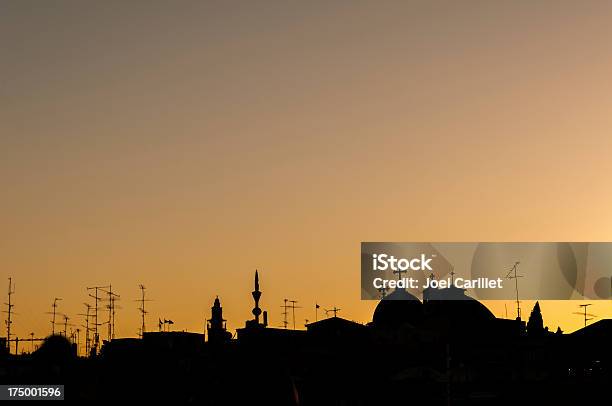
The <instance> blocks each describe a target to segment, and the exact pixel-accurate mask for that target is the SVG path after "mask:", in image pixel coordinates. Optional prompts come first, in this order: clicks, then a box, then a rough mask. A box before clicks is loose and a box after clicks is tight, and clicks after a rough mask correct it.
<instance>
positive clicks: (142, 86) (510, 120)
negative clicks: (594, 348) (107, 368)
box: [0, 1, 612, 337]
mask: <svg viewBox="0 0 612 406" xmlns="http://www.w3.org/2000/svg"><path fill="white" fill-rule="evenodd" d="M611 18H612V5H609V4H605V3H604V2H592V3H590V2H586V3H581V4H580V7H578V5H577V4H576V3H575V2H561V1H554V2H553V1H551V2H538V3H537V4H528V3H526V2H525V3H520V4H516V3H515V4H509V3H506V2H496V4H493V3H492V2H478V1H469V2H461V4H459V3H457V2H453V1H451V2H415V3H410V2H399V3H385V4H382V3H380V2H376V3H369V4H366V3H360V2H355V3H351V4H350V5H349V4H335V5H330V4H328V2H307V4H306V3H304V4H301V3H300V4H297V3H290V4H288V3H283V2H278V3H268V2H256V3H254V2H236V3H231V4H230V3H224V4H214V5H210V4H203V2H185V3H183V4H181V5H180V6H178V5H176V4H174V5H171V4H169V3H167V2H143V3H130V4H129V5H126V4H122V2H102V3H98V4H79V3H78V2H44V3H41V2H27V1H26V2H24V1H8V2H3V3H2V5H1V6H0V47H1V49H3V58H2V59H3V62H2V64H0V77H1V78H2V82H1V83H2V84H1V86H0V92H1V94H2V100H3V105H2V108H1V109H0V158H1V159H0V182H1V185H2V189H3V193H2V199H0V207H1V210H0V224H2V232H1V233H0V258H2V265H1V266H0V277H1V278H0V283H4V282H2V281H6V278H8V277H9V276H12V277H13V279H14V281H15V282H16V290H17V292H16V294H15V296H14V301H15V303H16V308H15V310H16V311H17V312H18V313H19V314H18V315H17V316H15V324H14V332H15V333H16V334H17V335H19V336H20V337H24V336H27V335H28V334H29V333H30V332H35V334H36V335H43V334H46V333H48V332H49V330H50V323H49V320H50V318H49V316H48V315H46V314H45V312H47V311H50V310H51V303H52V301H53V298H54V297H61V298H63V301H62V302H61V304H60V308H59V311H61V312H65V313H67V314H68V315H69V316H70V317H72V320H77V318H78V316H77V313H82V312H83V310H84V306H83V305H82V303H83V302H85V301H87V299H88V298H87V292H86V290H85V288H86V286H93V285H102V284H108V283H112V284H113V286H114V287H115V288H116V291H117V292H118V293H119V294H120V295H121V303H120V304H121V306H122V309H120V310H119V313H118V314H117V323H118V325H117V333H118V334H119V335H121V336H134V335H136V333H137V330H138V327H139V315H138V311H137V309H136V308H137V304H136V303H135V302H134V301H133V300H134V299H136V298H137V297H138V295H139V292H138V284H139V283H144V284H145V285H146V286H147V287H148V289H149V290H148V292H149V296H150V297H151V298H152V299H154V301H153V302H150V303H149V310H150V316H149V318H148V324H149V327H150V328H151V329H153V328H154V327H155V324H156V321H157V318H158V317H162V318H170V319H173V320H174V321H175V323H176V324H175V328H176V329H188V330H192V331H201V330H202V328H203V324H204V319H205V318H206V317H209V314H210V313H209V312H210V306H211V305H212V302H213V299H214V297H215V295H217V294H218V295H219V296H220V298H221V300H222V304H223V306H224V309H225V316H226V318H227V319H228V320H229V322H228V324H229V326H230V327H231V328H232V329H234V328H236V327H240V326H241V325H243V323H244V320H246V319H247V318H249V317H251V315H250V309H251V307H252V302H251V299H250V291H251V289H252V274H253V271H254V269H255V268H258V269H260V270H261V286H262V290H263V297H262V306H263V307H264V309H267V310H268V311H269V313H270V319H271V322H272V324H273V325H280V324H281V320H282V319H281V314H280V312H281V308H280V306H281V305H282V299H283V298H285V297H287V298H289V299H296V300H298V301H299V303H298V305H302V306H304V308H303V309H300V310H298V312H297V314H298V317H299V319H298V321H301V322H302V323H303V319H305V318H308V319H310V320H313V319H314V303H315V301H318V302H319V303H320V304H321V305H322V306H323V307H332V306H333V305H336V306H338V307H340V308H342V311H341V313H340V315H342V316H344V317H347V318H350V319H355V320H358V321H364V322H365V321H368V320H369V319H370V317H371V312H372V309H373V306H374V303H371V302H361V301H360V300H359V296H360V290H359V280H360V278H359V243H360V242H361V241H601V240H603V241H605V240H611V238H610V236H611V234H610V230H612V214H611V213H612V211H611V209H610V207H612V204H611V203H612V189H610V187H609V186H608V184H609V177H610V174H611V173H612V160H611V159H610V152H611V151H612V137H610V132H611V130H612V115H610V111H611V108H612V82H611V80H610V75H609V72H610V71H611V69H612V44H611V43H610V41H609V38H610V37H611V36H612V26H610V24H609V21H610V19H611ZM578 304H579V303H574V302H569V303H544V304H542V310H543V314H544V320H545V323H547V324H548V325H549V326H550V327H551V328H556V326H557V325H561V327H562V328H563V329H564V330H567V331H571V330H574V329H576V328H578V327H580V325H581V323H582V321H581V319H580V317H579V316H575V315H572V312H573V311H578V310H579V309H578ZM530 305H531V304H530V303H525V307H527V306H530ZM490 307H491V309H492V310H493V311H494V312H495V314H496V315H498V316H502V315H503V314H504V306H503V303H496V304H490ZM511 309H513V306H512V304H511V302H508V310H509V312H510V314H513V312H512V311H511ZM591 309H592V310H591V311H592V312H593V313H595V314H597V315H599V316H600V317H610V316H611V315H612V305H611V304H610V302H609V301H607V302H604V301H599V302H595V305H593V307H592V308H591Z"/></svg>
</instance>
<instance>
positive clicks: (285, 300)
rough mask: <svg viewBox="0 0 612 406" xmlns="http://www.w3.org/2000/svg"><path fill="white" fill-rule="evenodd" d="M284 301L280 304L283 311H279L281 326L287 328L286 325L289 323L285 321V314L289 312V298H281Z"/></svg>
mask: <svg viewBox="0 0 612 406" xmlns="http://www.w3.org/2000/svg"><path fill="white" fill-rule="evenodd" d="M283 300H284V303H283V305H282V306H281V307H282V308H283V312H282V313H281V314H282V315H283V317H284V318H283V328H287V325H288V324H289V322H288V321H287V315H288V314H289V312H287V309H288V308H289V307H290V306H289V305H288V304H287V302H288V301H289V299H283Z"/></svg>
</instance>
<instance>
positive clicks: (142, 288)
mask: <svg viewBox="0 0 612 406" xmlns="http://www.w3.org/2000/svg"><path fill="white" fill-rule="evenodd" d="M138 287H139V288H140V294H141V297H140V299H136V302H140V307H139V308H138V310H139V311H140V315H141V317H142V325H141V327H140V334H138V335H139V336H140V338H144V333H145V331H146V327H145V316H146V314H147V313H148V312H147V311H146V310H145V302H150V301H151V299H145V291H146V290H147V288H145V286H144V285H143V284H140V285H138Z"/></svg>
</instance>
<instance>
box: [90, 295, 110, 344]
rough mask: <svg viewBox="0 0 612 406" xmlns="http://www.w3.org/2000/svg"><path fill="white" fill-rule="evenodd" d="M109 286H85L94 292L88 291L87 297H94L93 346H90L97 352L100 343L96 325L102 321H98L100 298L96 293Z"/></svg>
mask: <svg viewBox="0 0 612 406" xmlns="http://www.w3.org/2000/svg"><path fill="white" fill-rule="evenodd" d="M109 288H110V286H92V287H89V288H87V290H88V291H90V290H92V291H93V292H94V294H93V295H92V294H91V293H89V297H91V298H93V299H94V313H93V318H94V319H93V326H94V334H93V346H92V347H91V348H92V349H93V351H95V352H96V353H97V352H98V344H99V343H100V335H99V334H98V326H100V325H102V323H98V309H99V307H100V306H99V303H100V300H102V298H101V297H100V296H99V295H98V291H99V290H104V289H109Z"/></svg>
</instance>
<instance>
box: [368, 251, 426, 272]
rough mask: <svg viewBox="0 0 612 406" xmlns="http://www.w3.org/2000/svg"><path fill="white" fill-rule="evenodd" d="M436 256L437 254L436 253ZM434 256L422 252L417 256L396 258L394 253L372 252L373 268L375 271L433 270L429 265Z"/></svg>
mask: <svg viewBox="0 0 612 406" xmlns="http://www.w3.org/2000/svg"><path fill="white" fill-rule="evenodd" d="M434 256H435V255H434ZM434 256H431V257H429V258H427V255H425V254H421V256H420V257H416V258H411V259H407V258H395V257H394V256H393V255H387V254H372V269H373V270H375V271H386V270H387V269H391V270H393V271H407V270H412V271H432V270H433V269H432V268H431V266H430V265H429V263H430V262H431V260H432V259H433V257H434Z"/></svg>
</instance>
